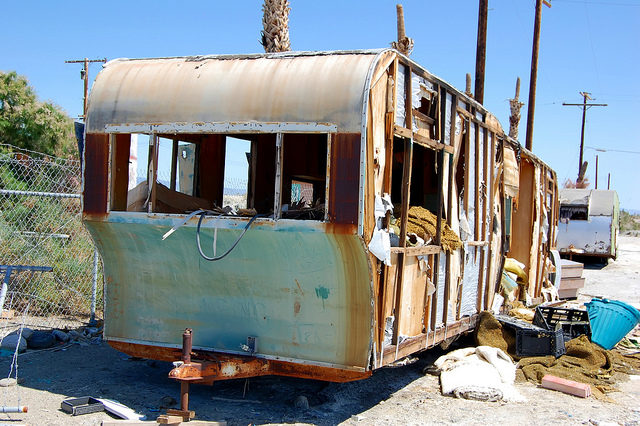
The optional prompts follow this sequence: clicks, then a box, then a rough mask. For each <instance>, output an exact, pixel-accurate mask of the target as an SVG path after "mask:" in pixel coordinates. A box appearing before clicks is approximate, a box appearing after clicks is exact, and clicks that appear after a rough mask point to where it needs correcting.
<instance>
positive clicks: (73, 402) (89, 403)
mask: <svg viewBox="0 0 640 426" xmlns="http://www.w3.org/2000/svg"><path fill="white" fill-rule="evenodd" d="M60 408H61V409H62V411H64V412H65V413H69V414H71V415H74V416H79V415H81V414H90V413H97V412H98V411H103V410H104V405H102V402H100V401H98V400H97V399H95V398H92V397H90V396H82V397H80V398H69V399H65V400H64V401H62V403H60Z"/></svg>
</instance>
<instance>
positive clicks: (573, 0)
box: [554, 0, 640, 7]
mask: <svg viewBox="0 0 640 426" xmlns="http://www.w3.org/2000/svg"><path fill="white" fill-rule="evenodd" d="M554 2H564V3H582V4H602V5H607V6H632V7H633V6H635V7H640V3H623V2H608V1H586V0H554Z"/></svg>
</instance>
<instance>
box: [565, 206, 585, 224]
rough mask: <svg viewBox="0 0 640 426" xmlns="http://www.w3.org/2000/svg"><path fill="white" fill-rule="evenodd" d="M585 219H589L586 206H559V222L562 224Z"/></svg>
mask: <svg viewBox="0 0 640 426" xmlns="http://www.w3.org/2000/svg"><path fill="white" fill-rule="evenodd" d="M587 219H589V208H588V207H587V206H560V220H561V221H562V222H565V223H566V222H568V221H570V220H587Z"/></svg>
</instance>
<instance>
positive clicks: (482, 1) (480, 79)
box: [475, 0, 489, 103]
mask: <svg viewBox="0 0 640 426" xmlns="http://www.w3.org/2000/svg"><path fill="white" fill-rule="evenodd" d="M488 7H489V0H479V4H478V40H477V47H476V87H475V99H476V101H478V102H479V103H483V101H484V68H485V62H486V57H487V10H488Z"/></svg>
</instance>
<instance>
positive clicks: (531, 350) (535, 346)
mask: <svg viewBox="0 0 640 426" xmlns="http://www.w3.org/2000/svg"><path fill="white" fill-rule="evenodd" d="M496 319H497V320H498V321H500V323H501V324H502V325H504V326H507V327H509V328H510V329H511V330H513V331H514V332H515V334H516V355H517V356H546V355H553V356H555V357H556V358H557V357H559V356H561V355H564V354H565V352H566V348H565V347H564V338H563V336H562V330H545V329H544V328H542V327H538V326H535V325H532V324H529V323H528V322H525V321H520V320H517V319H515V318H512V317H509V316H506V315H496Z"/></svg>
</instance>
